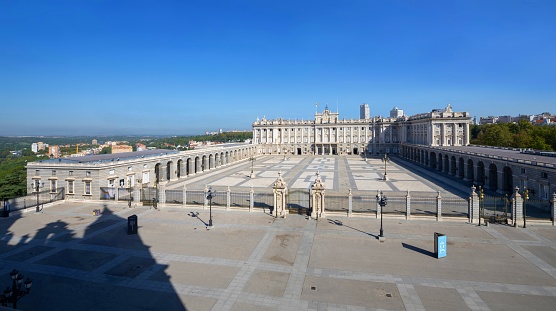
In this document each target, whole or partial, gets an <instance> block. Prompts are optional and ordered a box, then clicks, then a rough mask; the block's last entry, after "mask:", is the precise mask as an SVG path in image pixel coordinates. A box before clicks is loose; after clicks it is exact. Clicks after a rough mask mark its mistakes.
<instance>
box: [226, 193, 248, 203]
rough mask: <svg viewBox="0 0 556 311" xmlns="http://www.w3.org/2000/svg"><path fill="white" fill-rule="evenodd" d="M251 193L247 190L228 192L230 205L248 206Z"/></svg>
mask: <svg viewBox="0 0 556 311" xmlns="http://www.w3.org/2000/svg"><path fill="white" fill-rule="evenodd" d="M250 201H251V195H250V193H249V192H232V193H230V206H231V207H249V204H250V203H251V202H250Z"/></svg>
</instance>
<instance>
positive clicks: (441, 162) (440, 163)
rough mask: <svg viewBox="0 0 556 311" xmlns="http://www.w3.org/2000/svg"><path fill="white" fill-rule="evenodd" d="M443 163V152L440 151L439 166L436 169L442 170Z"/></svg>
mask: <svg viewBox="0 0 556 311" xmlns="http://www.w3.org/2000/svg"><path fill="white" fill-rule="evenodd" d="M443 164H444V157H443V156H442V153H439V154H438V166H437V167H436V170H438V171H441V172H442V168H443Z"/></svg>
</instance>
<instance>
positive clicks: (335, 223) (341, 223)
mask: <svg viewBox="0 0 556 311" xmlns="http://www.w3.org/2000/svg"><path fill="white" fill-rule="evenodd" d="M328 223H331V224H333V225H336V226H343V227H346V228H349V229H352V230H355V231H357V232H361V233H364V234H366V235H369V236H372V237H374V238H376V239H378V235H376V234H372V233H369V232H365V231H362V230H359V229H357V228H353V227H350V226H348V225H344V223H343V222H341V221H339V220H334V219H328Z"/></svg>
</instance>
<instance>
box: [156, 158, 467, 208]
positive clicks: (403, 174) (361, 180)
mask: <svg viewBox="0 0 556 311" xmlns="http://www.w3.org/2000/svg"><path fill="white" fill-rule="evenodd" d="M398 162H401V163H404V165H403V166H402V165H399V164H398ZM251 166H253V172H254V174H253V175H254V177H253V178H249V175H250V173H251ZM386 166H387V167H386V172H387V176H388V180H387V181H384V180H382V179H383V177H384V163H383V162H382V160H381V159H380V158H377V157H373V158H368V159H364V158H362V157H360V156H309V157H307V156H286V157H284V156H260V157H257V159H256V161H255V162H254V163H251V162H249V161H244V162H240V163H236V164H233V165H230V166H226V167H223V168H219V169H217V170H212V171H206V172H202V173H198V174H197V175H191V176H188V177H185V178H183V179H180V180H179V181H172V182H168V183H167V185H166V189H181V188H183V186H186V187H187V188H188V189H204V187H205V186H209V187H213V188H214V189H220V190H222V189H226V188H227V187H230V188H231V189H236V190H238V189H243V190H244V191H245V190H246V189H250V188H251V187H253V188H254V189H255V191H258V190H259V189H258V188H268V189H270V188H271V187H272V184H273V183H274V182H275V181H276V179H277V178H278V172H282V177H283V178H284V180H285V181H286V182H287V183H288V187H289V188H290V189H308V188H309V187H310V185H311V184H312V183H313V182H314V181H315V179H316V173H317V171H318V172H320V176H321V179H322V181H323V182H324V184H325V186H326V189H327V191H329V192H330V191H334V192H339V193H345V194H347V193H348V189H352V191H354V192H356V191H365V192H372V193H373V195H374V194H375V193H376V191H377V190H381V191H385V192H389V191H390V192H402V193H405V192H406V191H407V190H410V191H412V192H413V193H416V192H426V193H434V194H435V195H436V192H437V191H440V192H441V193H442V196H453V195H458V196H461V197H464V198H467V197H468V196H469V193H470V192H471V188H470V187H466V186H462V185H457V184H454V182H453V181H448V180H443V179H442V178H441V177H440V176H439V175H438V174H433V173H430V172H427V171H426V170H420V169H418V168H417V167H414V166H413V165H411V164H410V163H408V162H405V161H403V159H400V158H397V157H395V158H392V159H391V161H389V162H388V163H387V165H386ZM408 168H410V169H408ZM437 177H438V178H437Z"/></svg>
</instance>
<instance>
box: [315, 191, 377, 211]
mask: <svg viewBox="0 0 556 311" xmlns="http://www.w3.org/2000/svg"><path fill="white" fill-rule="evenodd" d="M325 200H326V198H325ZM376 211H377V209H376V197H375V196H370V195H353V196H352V212H353V213H376Z"/></svg>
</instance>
